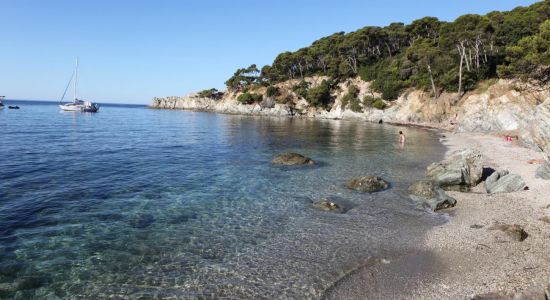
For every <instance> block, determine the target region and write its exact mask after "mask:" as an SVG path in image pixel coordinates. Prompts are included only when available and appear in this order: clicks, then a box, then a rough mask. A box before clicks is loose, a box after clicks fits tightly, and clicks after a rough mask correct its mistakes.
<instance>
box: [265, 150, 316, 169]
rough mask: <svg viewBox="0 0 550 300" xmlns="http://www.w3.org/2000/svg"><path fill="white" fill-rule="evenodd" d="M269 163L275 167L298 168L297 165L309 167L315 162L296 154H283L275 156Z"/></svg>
mask: <svg viewBox="0 0 550 300" xmlns="http://www.w3.org/2000/svg"><path fill="white" fill-rule="evenodd" d="M271 163H273V164H276V165H285V166H299V165H311V164H314V163H315V162H314V161H313V160H312V159H311V158H309V157H305V156H303V155H301V154H298V153H292V152H288V153H283V154H279V155H277V156H275V158H273V160H272V161H271Z"/></svg>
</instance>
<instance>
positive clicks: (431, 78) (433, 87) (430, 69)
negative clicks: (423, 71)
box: [428, 65, 437, 99]
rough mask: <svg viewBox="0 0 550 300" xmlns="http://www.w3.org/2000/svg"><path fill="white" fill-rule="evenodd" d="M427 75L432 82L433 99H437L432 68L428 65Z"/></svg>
mask: <svg viewBox="0 0 550 300" xmlns="http://www.w3.org/2000/svg"><path fill="white" fill-rule="evenodd" d="M428 73H430V80H431V82H432V89H433V92H434V99H437V90H436V89H435V83H434V77H433V74H432V68H431V67H430V65H428Z"/></svg>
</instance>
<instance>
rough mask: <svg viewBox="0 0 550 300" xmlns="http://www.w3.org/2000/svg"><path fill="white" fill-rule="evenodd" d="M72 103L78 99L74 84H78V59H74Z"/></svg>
mask: <svg viewBox="0 0 550 300" xmlns="http://www.w3.org/2000/svg"><path fill="white" fill-rule="evenodd" d="M74 76H75V77H74V101H75V102H76V100H77V99H78V98H77V97H76V84H77V82H78V57H77V58H76V65H75V68H74Z"/></svg>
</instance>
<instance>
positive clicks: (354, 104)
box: [342, 85, 363, 112]
mask: <svg viewBox="0 0 550 300" xmlns="http://www.w3.org/2000/svg"><path fill="white" fill-rule="evenodd" d="M358 95H359V88H358V87H357V86H355V85H350V86H349V87H348V92H347V94H345V95H344V97H342V109H345V108H346V107H347V106H348V105H349V108H350V109H351V110H352V111H354V112H362V111H363V108H362V107H361V104H360V103H359V99H358V98H357V96H358Z"/></svg>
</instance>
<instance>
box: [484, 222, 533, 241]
mask: <svg viewBox="0 0 550 300" xmlns="http://www.w3.org/2000/svg"><path fill="white" fill-rule="evenodd" d="M489 230H500V231H502V232H504V233H505V234H506V235H508V237H510V238H512V239H513V240H515V241H518V242H523V241H524V240H525V239H526V238H527V237H528V236H529V234H527V232H525V230H524V229H523V227H522V226H520V225H517V224H514V225H507V224H495V225H493V226H491V227H489Z"/></svg>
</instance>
